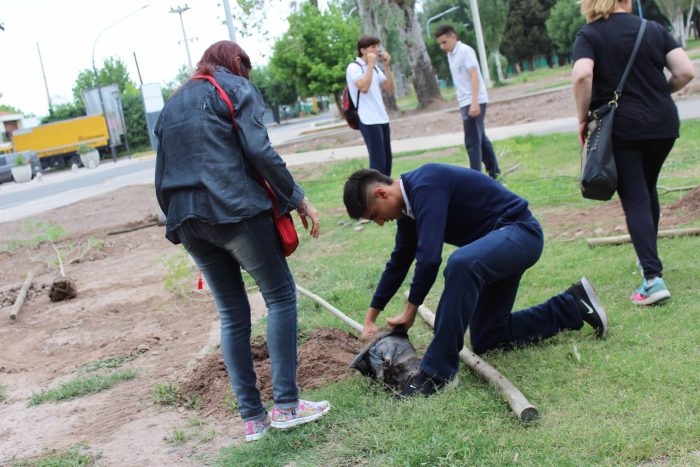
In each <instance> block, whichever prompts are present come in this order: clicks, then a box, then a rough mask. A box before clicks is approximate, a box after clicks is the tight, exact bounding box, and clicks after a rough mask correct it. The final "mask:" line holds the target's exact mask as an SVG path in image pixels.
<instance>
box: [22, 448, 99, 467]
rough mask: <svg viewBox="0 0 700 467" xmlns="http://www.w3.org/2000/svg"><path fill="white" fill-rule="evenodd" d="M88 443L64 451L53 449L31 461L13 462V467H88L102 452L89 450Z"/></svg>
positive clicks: (93, 463)
mask: <svg viewBox="0 0 700 467" xmlns="http://www.w3.org/2000/svg"><path fill="white" fill-rule="evenodd" d="M88 449H89V447H88V446H87V445H86V444H82V443H81V444H76V445H74V446H71V447H70V448H68V449H66V450H63V451H51V452H47V453H46V454H44V455H42V456H41V457H38V458H35V459H32V460H31V461H20V462H17V463H13V464H12V466H13V467H30V466H31V467H88V466H91V465H95V462H96V461H98V460H99V459H100V457H101V455H100V454H93V453H90V452H88Z"/></svg>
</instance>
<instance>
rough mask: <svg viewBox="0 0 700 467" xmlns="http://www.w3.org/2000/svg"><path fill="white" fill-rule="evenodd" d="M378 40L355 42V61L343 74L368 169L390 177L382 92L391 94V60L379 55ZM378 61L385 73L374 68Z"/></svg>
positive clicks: (388, 147)
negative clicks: (366, 154)
mask: <svg viewBox="0 0 700 467" xmlns="http://www.w3.org/2000/svg"><path fill="white" fill-rule="evenodd" d="M380 43H381V40H380V39H379V38H378V37H375V36H362V37H360V39H359V40H358V41H357V58H356V59H355V61H354V62H352V63H351V64H349V65H348V67H347V69H346V70H345V78H346V81H347V83H348V91H349V93H350V96H351V99H352V101H353V103H354V104H355V107H356V108H357V113H358V115H359V117H360V132H361V133H362V137H363V138H364V139H365V144H366V145H367V151H368V152H369V167H370V168H371V169H376V170H378V171H380V172H381V173H383V174H384V175H387V176H388V175H391V157H392V156H391V132H390V130H389V115H387V113H386V108H385V107H384V101H383V100H382V89H383V90H385V91H386V92H393V91H394V75H393V73H392V72H391V56H390V55H389V54H388V53H387V52H386V51H380V49H379V44H380ZM378 58H379V59H381V60H382V63H383V64H384V70H385V72H382V70H380V69H379V67H377V66H376V62H377V59H378Z"/></svg>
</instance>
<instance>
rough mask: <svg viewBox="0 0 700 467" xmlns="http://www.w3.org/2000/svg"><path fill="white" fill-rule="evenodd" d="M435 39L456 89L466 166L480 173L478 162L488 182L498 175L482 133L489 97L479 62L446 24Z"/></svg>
mask: <svg viewBox="0 0 700 467" xmlns="http://www.w3.org/2000/svg"><path fill="white" fill-rule="evenodd" d="M435 38H436V39H437V41H438V44H440V48H441V49H442V51H443V52H445V53H446V54H447V61H448V62H449V64H450V73H451V74H452V81H454V84H455V88H457V101H458V102H459V110H460V112H461V114H462V125H463V127H464V144H465V146H466V147H467V154H468V155H469V166H470V167H471V168H472V169H474V170H479V171H480V170H481V162H482V161H483V163H484V165H485V166H486V172H487V173H488V174H489V176H490V177H491V178H497V177H498V175H499V174H500V173H501V170H500V169H499V168H498V161H496V153H495V151H494V150H493V146H492V145H491V141H490V140H489V139H488V137H487V136H486V132H485V130H484V117H485V116H486V105H487V103H488V101H489V97H488V95H487V94H486V86H485V85H484V80H483V78H482V77H481V70H480V69H479V61H478V60H477V58H476V53H475V52H474V49H472V48H471V47H469V46H468V45H466V44H464V43H462V42H460V41H459V40H458V39H457V33H456V32H455V30H454V28H453V27H452V26H450V25H449V24H443V25H441V26H439V27H438V28H437V30H436V31H435Z"/></svg>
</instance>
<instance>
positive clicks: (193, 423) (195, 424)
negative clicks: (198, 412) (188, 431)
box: [187, 417, 207, 427]
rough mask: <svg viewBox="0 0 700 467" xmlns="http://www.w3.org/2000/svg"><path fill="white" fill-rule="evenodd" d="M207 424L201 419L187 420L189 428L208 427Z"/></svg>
mask: <svg viewBox="0 0 700 467" xmlns="http://www.w3.org/2000/svg"><path fill="white" fill-rule="evenodd" d="M206 424H207V422H206V420H204V419H203V418H199V417H192V418H190V419H188V420H187V426H189V427H199V426H204V425H206Z"/></svg>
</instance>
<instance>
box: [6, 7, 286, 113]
mask: <svg viewBox="0 0 700 467" xmlns="http://www.w3.org/2000/svg"><path fill="white" fill-rule="evenodd" d="M185 3H187V5H188V6H189V7H190V10H188V11H186V12H184V13H183V14H182V18H183V21H184V23H185V32H186V33H187V37H188V38H190V39H195V38H196V40H195V41H194V42H192V41H191V42H190V43H189V47H190V55H191V57H192V65H193V66H196V63H197V61H198V60H199V58H200V57H201V56H202V53H203V52H204V50H205V49H206V48H207V47H208V46H209V45H211V44H212V43H214V42H216V41H219V40H223V39H228V29H227V28H226V25H225V24H224V23H223V21H224V18H225V14H224V7H223V4H222V3H221V0H188V1H187V2H185V1H183V0H180V3H178V0H110V1H105V0H63V1H60V0H0V22H2V23H4V26H5V30H4V31H0V50H2V55H3V58H2V65H0V93H2V96H0V104H7V105H12V106H14V107H16V108H19V109H20V110H21V111H22V112H24V113H34V114H36V115H37V116H43V115H46V114H48V99H47V96H46V89H45V87H44V81H43V78H42V75H41V64H40V62H39V54H38V52H37V42H38V43H39V47H40V48H41V56H42V59H43V62H44V70H45V71H46V81H47V82H48V87H49V92H50V93H51V98H52V101H53V103H54V105H55V104H57V103H65V102H68V101H72V87H73V84H74V83H75V79H76V78H77V76H78V73H79V72H80V71H81V70H84V69H86V68H88V69H92V50H93V45H94V44H95V41H96V40H97V42H96V47H95V64H96V65H97V68H98V70H99V68H100V67H101V65H102V63H103V61H104V59H105V58H107V57H109V56H115V57H119V58H121V60H122V61H123V62H124V63H125V64H126V66H127V68H128V70H129V75H130V77H131V80H132V81H133V82H134V83H136V85H137V86H138V85H139V76H138V72H137V70H136V64H135V61H134V55H133V54H134V53H136V58H137V59H138V64H139V68H140V70H141V77H142V78H143V82H144V83H154V82H157V83H161V84H164V83H166V82H168V81H172V80H173V79H174V78H175V75H176V73H177V71H178V69H179V68H180V67H181V66H182V65H185V64H187V53H186V51H185V46H184V44H183V43H182V39H183V36H182V27H181V25H180V17H179V15H178V14H176V13H170V9H171V8H177V7H178V6H184V5H185ZM146 4H147V5H148V7H146V8H145V9H143V10H140V11H138V13H135V14H133V16H129V17H128V18H126V19H124V20H123V21H119V20H120V19H122V18H123V17H125V16H127V15H129V14H130V13H132V12H134V11H137V10H139V9H140V8H141V7H142V6H144V5H146ZM229 4H230V6H231V9H232V15H233V17H234V18H236V8H237V7H236V1H235V0H229ZM270 10H271V11H268V12H266V24H265V26H264V27H265V28H266V29H267V30H268V31H269V32H270V35H271V36H272V37H279V36H280V35H281V34H282V33H283V32H284V31H286V29H287V27H288V25H287V23H286V21H285V18H286V17H287V16H288V13H289V7H288V4H287V2H285V1H279V2H277V4H276V5H275V8H271V9H270ZM117 21H119V23H118V24H115V25H114V26H111V27H109V28H108V26H110V25H111V24H113V23H115V22H117ZM234 27H236V28H237V23H236V21H235V20H234ZM105 28H108V29H106V30H105ZM103 31H104V32H103ZM100 32H102V35H100ZM98 35H100V36H99V39H98ZM236 35H237V39H238V42H239V43H240V44H241V46H242V47H243V48H244V49H245V51H246V52H247V53H248V55H250V57H251V61H252V62H253V66H256V65H261V64H263V63H265V62H266V61H267V59H268V58H269V55H270V52H271V50H270V49H271V43H268V42H265V40H264V39H262V37H261V36H254V37H246V38H242V37H241V34H240V33H239V32H238V31H236Z"/></svg>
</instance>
